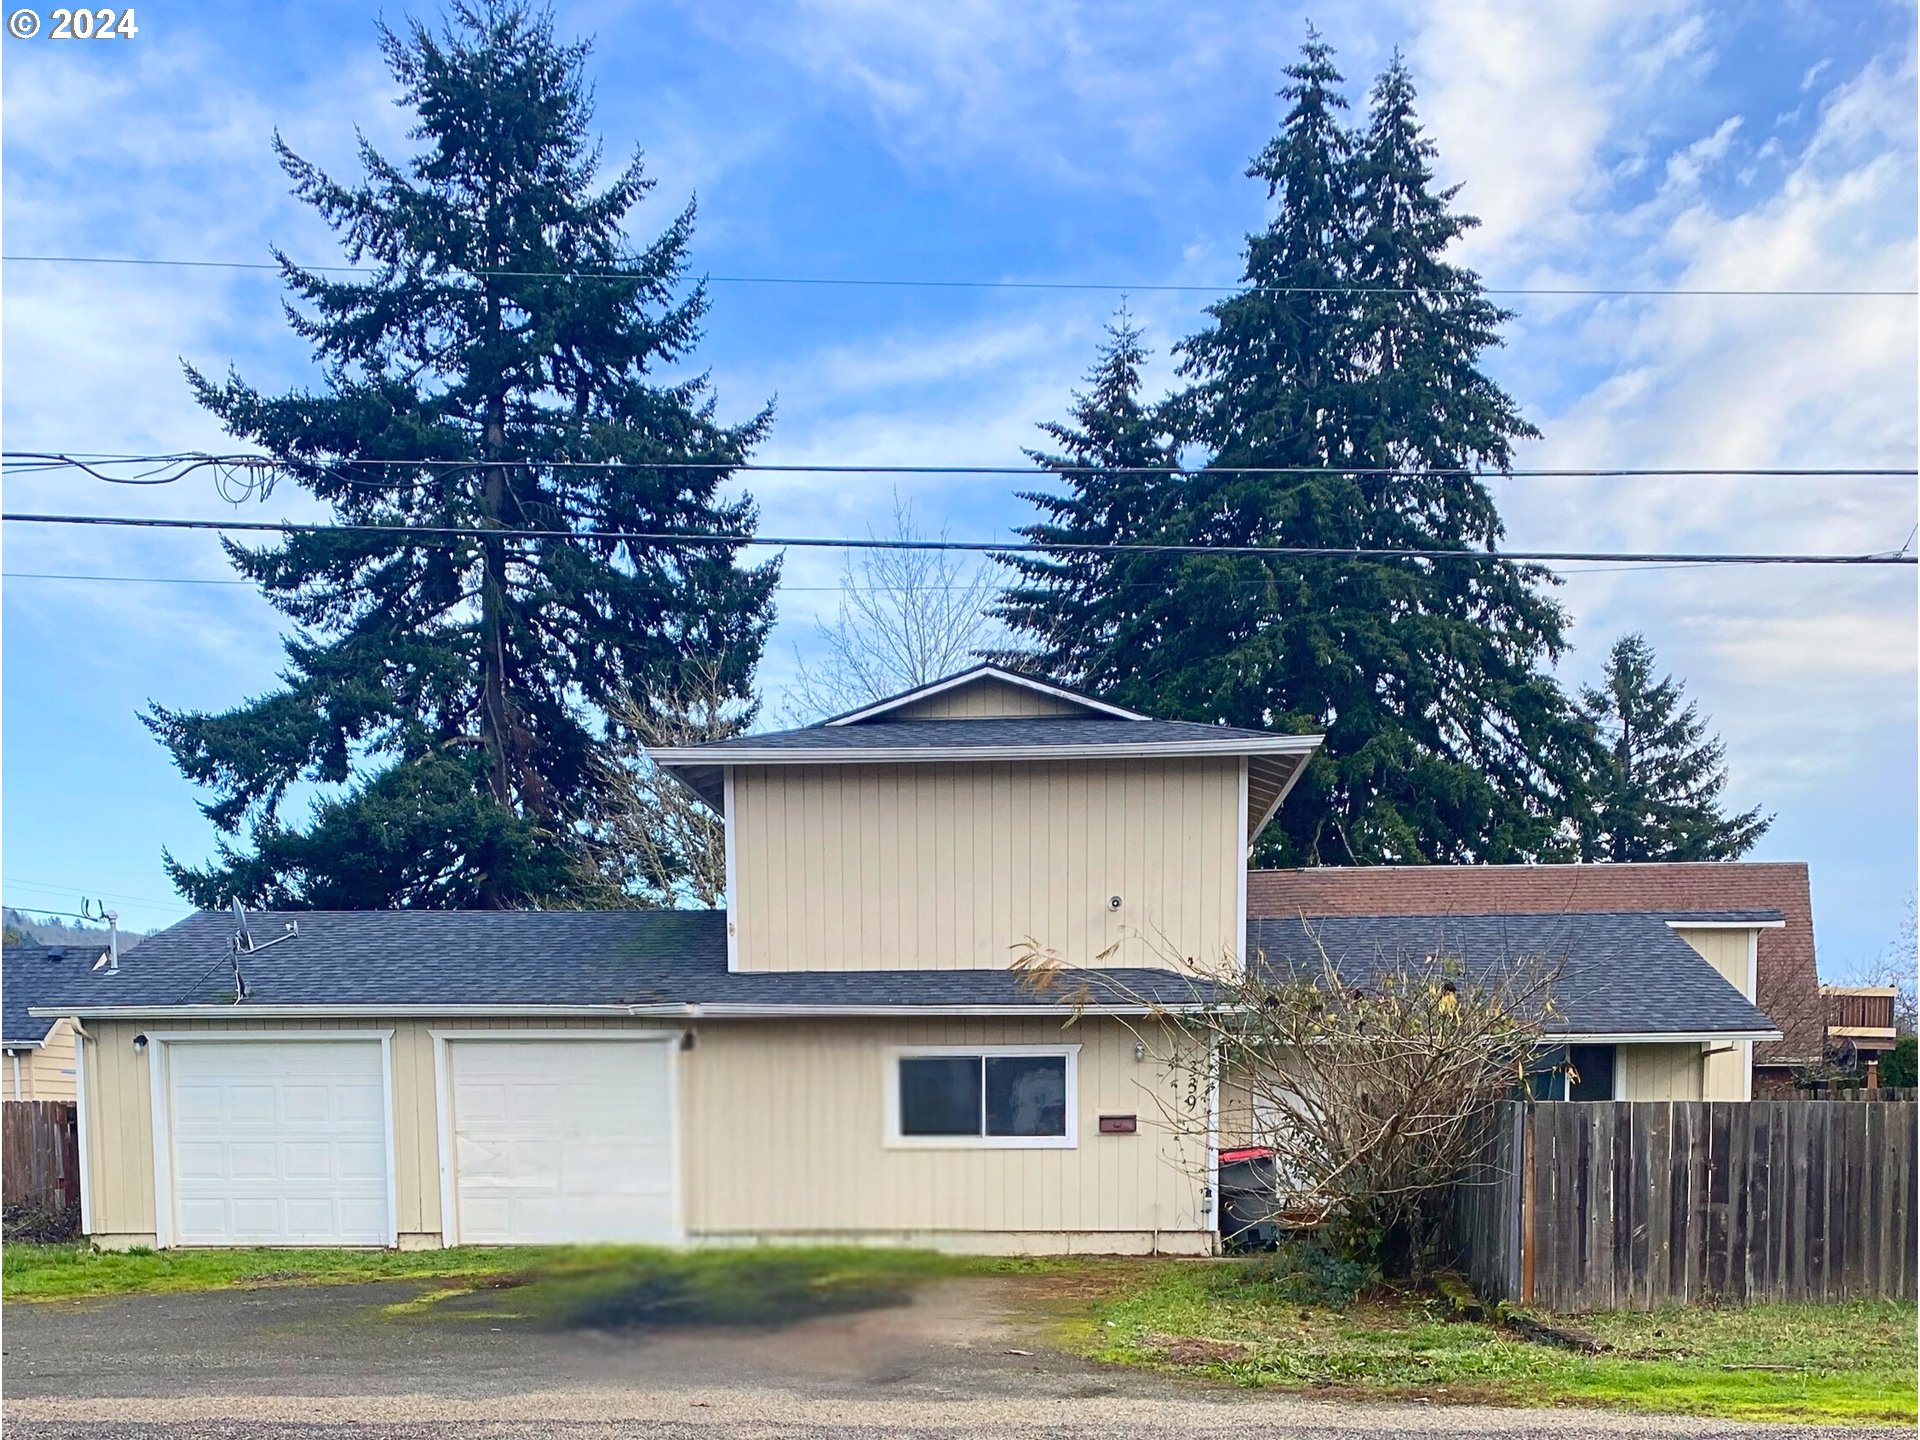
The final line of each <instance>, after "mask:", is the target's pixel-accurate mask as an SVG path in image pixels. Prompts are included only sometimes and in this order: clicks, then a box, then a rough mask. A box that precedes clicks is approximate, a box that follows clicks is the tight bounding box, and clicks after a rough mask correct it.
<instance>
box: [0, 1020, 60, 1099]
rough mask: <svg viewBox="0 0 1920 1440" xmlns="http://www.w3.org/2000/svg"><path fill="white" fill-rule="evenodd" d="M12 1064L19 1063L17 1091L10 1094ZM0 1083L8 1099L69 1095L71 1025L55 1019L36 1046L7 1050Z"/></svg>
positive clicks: (12, 1078) (13, 1076)
mask: <svg viewBox="0 0 1920 1440" xmlns="http://www.w3.org/2000/svg"><path fill="white" fill-rule="evenodd" d="M16 1064H18V1065H19V1067H20V1068H19V1074H18V1079H19V1083H20V1093H19V1094H18V1095H16V1094H14V1080H15V1078H16V1077H15V1073H14V1066H15V1065H16ZM0 1086H3V1087H4V1090H5V1093H6V1097H7V1099H9V1100H71V1099H73V1094H74V1086H73V1027H72V1025H70V1024H68V1022H66V1021H65V1020H56V1021H54V1022H53V1028H52V1029H51V1030H49V1031H48V1032H47V1038H46V1040H45V1042H44V1043H42V1045H41V1046H40V1048H39V1049H37V1050H21V1051H17V1052H9V1053H8V1055H7V1057H6V1069H5V1071H4V1073H0Z"/></svg>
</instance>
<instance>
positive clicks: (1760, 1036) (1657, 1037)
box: [1539, 1030, 1780, 1047]
mask: <svg viewBox="0 0 1920 1440" xmlns="http://www.w3.org/2000/svg"><path fill="white" fill-rule="evenodd" d="M1779 1038H1780V1032H1779V1031H1778V1030H1688V1031H1685V1032H1679V1031H1676V1032H1674V1033H1672V1034H1662V1033H1660V1032H1658V1031H1654V1032H1647V1031H1622V1032H1619V1033H1617V1034H1610V1033H1603V1032H1595V1033H1593V1034H1585V1033H1571V1032H1569V1033H1559V1032H1556V1033H1554V1034H1550V1035H1544V1036H1542V1037H1541V1039H1540V1042H1539V1043H1540V1044H1541V1045H1542V1046H1543V1047H1544V1046H1551V1045H1718V1044H1722V1043H1725V1044H1733V1043H1735V1042H1738V1041H1741V1040H1778V1039H1779Z"/></svg>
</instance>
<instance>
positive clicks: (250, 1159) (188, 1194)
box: [166, 1040, 392, 1245]
mask: <svg viewBox="0 0 1920 1440" xmlns="http://www.w3.org/2000/svg"><path fill="white" fill-rule="evenodd" d="M166 1063H167V1075H168V1087H169V1088H168V1113H169V1121H170V1128H171V1139H172V1151H171V1168H172V1172H173V1173H172V1182H173V1226H174V1228H173V1236H172V1239H173V1242H174V1243H175V1244H178V1245H386V1244H389V1243H391V1240H392V1227H391V1223H390V1221H389V1218H388V1214H387V1106H386V1087H385V1085H384V1083H383V1066H382V1062H381V1047H380V1042H379V1041H378V1040H326V1041H299V1040H262V1041H252V1040H248V1041H234V1040H218V1041H214V1040H206V1041H174V1042H171V1043H169V1044H168V1046H167V1062H166Z"/></svg>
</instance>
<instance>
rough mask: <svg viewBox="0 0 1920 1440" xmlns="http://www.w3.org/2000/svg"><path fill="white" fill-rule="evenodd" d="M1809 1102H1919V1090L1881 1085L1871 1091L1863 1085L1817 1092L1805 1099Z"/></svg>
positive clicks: (1905, 1086) (1907, 1086)
mask: <svg viewBox="0 0 1920 1440" xmlns="http://www.w3.org/2000/svg"><path fill="white" fill-rule="evenodd" d="M1807 1098H1808V1099H1809V1100H1920V1090H1916V1089H1914V1088H1913V1087H1912V1086H1911V1085H1881V1086H1878V1087H1876V1088H1874V1089H1872V1090H1869V1089H1867V1088H1866V1087H1865V1086H1864V1085H1855V1086H1850V1087H1849V1088H1847V1089H1844V1090H1818V1091H1815V1092H1814V1093H1813V1094H1811V1095H1809V1096H1808V1097H1807Z"/></svg>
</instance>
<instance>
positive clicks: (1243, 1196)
mask: <svg viewBox="0 0 1920 1440" xmlns="http://www.w3.org/2000/svg"><path fill="white" fill-rule="evenodd" d="M1279 1210H1280V1191H1279V1185H1278V1182H1277V1180H1276V1176H1275V1171H1274V1164H1273V1151H1272V1150H1271V1149H1270V1148H1269V1147H1267V1146H1265V1145H1250V1146H1247V1147H1246V1148H1244V1149H1240V1150H1222V1151H1221V1152H1220V1243H1221V1244H1222V1245H1224V1246H1225V1247H1226V1248H1227V1249H1229V1250H1272V1249H1274V1248H1275V1247H1276V1246H1277V1245H1278V1244H1279V1243H1280V1225H1279Z"/></svg>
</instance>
